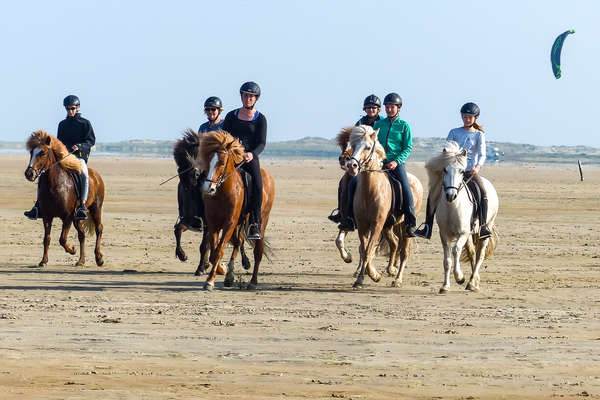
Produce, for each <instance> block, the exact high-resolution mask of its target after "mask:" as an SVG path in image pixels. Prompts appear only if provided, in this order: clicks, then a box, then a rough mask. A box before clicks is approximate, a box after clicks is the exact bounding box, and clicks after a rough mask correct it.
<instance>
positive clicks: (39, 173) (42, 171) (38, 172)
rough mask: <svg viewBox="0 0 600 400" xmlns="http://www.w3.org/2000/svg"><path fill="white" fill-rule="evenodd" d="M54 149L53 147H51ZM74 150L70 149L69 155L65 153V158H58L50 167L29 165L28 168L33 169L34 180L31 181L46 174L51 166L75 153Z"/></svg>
mask: <svg viewBox="0 0 600 400" xmlns="http://www.w3.org/2000/svg"><path fill="white" fill-rule="evenodd" d="M50 150H51V151H52V149H50ZM74 151H76V150H73V151H70V152H69V153H68V154H67V155H65V156H64V157H63V158H61V159H60V160H57V161H55V162H53V163H52V164H50V165H49V166H48V167H46V168H42V169H37V168H34V167H32V166H28V167H27V168H31V169H32V170H33V180H32V181H31V182H35V181H36V180H37V179H38V178H39V177H40V176H42V175H43V174H45V173H46V172H47V171H48V170H49V169H50V168H52V167H54V166H55V165H56V164H58V163H59V162H61V161H62V160H64V159H65V158H67V157H69V156H70V155H72V154H73V152H74Z"/></svg>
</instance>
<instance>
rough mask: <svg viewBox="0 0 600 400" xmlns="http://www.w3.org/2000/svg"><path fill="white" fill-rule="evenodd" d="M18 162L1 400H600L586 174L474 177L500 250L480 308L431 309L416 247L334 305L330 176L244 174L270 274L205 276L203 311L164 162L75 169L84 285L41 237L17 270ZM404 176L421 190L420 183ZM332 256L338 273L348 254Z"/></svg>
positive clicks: (426, 272)
mask: <svg viewBox="0 0 600 400" xmlns="http://www.w3.org/2000/svg"><path fill="white" fill-rule="evenodd" d="M26 162H27V159H26V156H25V155H3V156H0V171H1V172H0V174H1V175H0V205H1V207H0V360H1V362H0V398H2V399H17V398H18V399H42V398H43V399H103V400H106V399H129V398H132V399H192V398H196V399H197V398H211V399H246V398H252V399H301V398H308V399H315V398H318V399H325V398H344V399H400V398H418V399H515V398H529V399H548V398H554V397H556V398H573V399H580V398H584V397H589V398H600V230H599V228H598V227H599V225H600V224H599V222H600V201H599V198H598V196H599V190H598V185H599V183H600V171H598V170H593V169H591V168H589V169H588V170H587V171H586V180H585V182H580V181H579V176H578V173H577V171H576V167H575V166H569V167H566V166H565V167H561V168H544V167H543V166H540V165H537V166H536V165H504V166H498V167H493V166H490V167H487V168H486V169H485V174H484V175H485V176H487V177H489V178H490V180H491V181H492V182H493V183H494V184H495V185H496V187H497V189H498V192H499V195H500V215H499V218H498V221H497V222H498V226H499V229H500V233H501V242H500V245H499V247H498V250H497V252H496V254H495V255H494V257H493V258H492V259H490V260H489V261H486V263H485V268H484V269H482V275H481V276H482V281H481V291H480V292H479V293H471V292H467V291H465V290H464V287H461V286H459V285H457V284H455V283H453V286H452V288H451V291H450V293H448V294H446V295H439V294H438V289H439V287H440V286H441V282H442V254H441V246H440V242H439V238H438V237H437V236H436V237H434V239H432V240H431V241H430V242H427V241H424V240H420V241H419V244H418V248H417V249H416V252H415V254H414V255H413V256H412V258H411V260H410V262H409V266H408V270H407V271H406V275H405V280H404V284H403V286H402V287H401V288H392V287H390V283H391V279H392V278H389V277H384V278H383V279H382V280H381V281H380V282H379V283H374V282H371V281H370V280H368V278H367V286H366V287H365V288H364V289H362V290H353V289H352V283H353V281H354V279H353V278H352V272H353V271H354V269H355V268H356V263H352V264H345V263H343V262H342V260H341V259H340V258H339V255H338V252H337V250H336V249H335V245H334V238H335V235H336V227H335V226H334V224H332V223H330V222H329V221H328V220H327V219H326V218H325V217H326V216H327V214H328V213H329V211H330V210H331V209H332V208H333V207H334V205H335V199H336V190H337V180H338V178H339V176H340V173H341V171H340V170H339V168H338V167H337V164H336V162H335V160H332V161H300V162H293V161H270V160H263V166H264V167H266V168H267V169H268V170H269V171H271V173H272V174H273V175H274V178H275V182H276V191H277V196H276V197H277V198H276V201H275V205H274V207H273V212H272V219H271V221H270V224H269V227H268V238H269V240H270V242H271V244H272V246H273V248H274V256H273V259H272V262H267V261H265V262H263V264H262V266H261V271H262V272H261V274H260V276H259V282H260V286H259V290H256V291H247V290H240V288H239V287H237V285H236V287H234V288H224V287H223V284H222V282H223V277H218V279H217V285H216V287H215V291H214V292H206V291H203V290H202V286H203V282H204V279H205V277H194V276H193V275H192V273H193V271H194V270H195V267H196V264H197V262H198V258H199V256H198V250H197V247H198V244H199V242H200V235H199V234H197V233H190V232H186V233H185V234H184V248H185V250H186V251H187V253H188V255H189V260H188V261H187V262H186V263H181V262H180V261H178V260H177V259H176V258H175V255H174V238H173V224H174V222H175V219H176V216H177V211H176V210H177V206H176V195H175V193H176V181H175V180H174V181H171V182H169V183H168V184H165V185H163V186H159V185H158V184H159V183H160V182H161V181H162V180H164V179H166V178H168V177H169V176H171V175H172V174H173V173H174V172H175V167H174V163H173V162H172V161H171V160H155V159H127V158H102V157H94V156H93V155H92V160H91V162H90V166H91V167H93V168H96V169H97V170H98V171H100V173H101V174H102V176H103V177H104V180H105V182H106V187H107V194H106V202H105V208H104V210H105V212H104V224H105V230H104V239H103V247H104V254H105V260H106V263H105V265H104V266H103V267H97V266H96V265H95V264H94V262H93V247H92V242H90V241H88V243H87V250H88V263H87V265H86V266H85V267H83V268H81V267H75V266H74V264H75V262H76V260H77V258H76V256H71V255H68V254H66V253H65V252H64V251H63V249H62V248H61V247H59V245H58V234H59V229H58V228H59V225H58V222H57V221H55V223H54V230H53V233H52V244H51V248H50V260H49V263H48V266H47V267H46V268H37V267H34V266H36V265H37V263H38V262H39V261H40V259H41V255H42V223H41V221H36V222H33V221H29V220H27V219H26V218H25V217H23V210H25V209H28V208H29V207H30V206H31V205H32V202H33V199H34V194H35V190H36V189H35V185H33V184H31V183H29V182H27V181H26V180H25V178H24V176H23V171H24V169H25V165H26ZM408 169H409V171H411V172H413V173H414V174H415V175H417V176H418V177H419V178H420V179H421V180H422V181H423V184H424V185H425V186H426V180H425V171H424V168H423V165H422V164H419V163H412V164H409V165H408ZM422 219H423V213H421V215H420V216H419V221H421V220H422ZM436 230H437V228H436ZM70 241H71V243H73V242H75V244H77V240H76V235H75V234H74V231H72V232H71V234H70ZM349 246H350V248H352V250H353V253H354V254H357V240H356V236H355V235H353V236H352V237H351V238H350V239H349ZM377 266H378V268H379V269H380V270H381V271H383V269H384V266H385V259H384V258H378V259H377ZM464 267H465V271H469V270H470V268H469V267H467V266H464ZM124 270H134V271H133V272H132V271H124ZM236 270H237V273H238V274H239V276H238V277H237V278H236V279H237V280H239V282H240V283H241V282H247V281H248V280H249V275H248V274H247V273H246V271H244V270H243V269H242V268H241V266H240V264H239V263H238V264H237V265H236Z"/></svg>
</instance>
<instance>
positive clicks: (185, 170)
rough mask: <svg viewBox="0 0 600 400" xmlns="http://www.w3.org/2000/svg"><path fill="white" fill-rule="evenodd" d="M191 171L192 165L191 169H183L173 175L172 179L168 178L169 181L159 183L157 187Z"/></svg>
mask: <svg viewBox="0 0 600 400" xmlns="http://www.w3.org/2000/svg"><path fill="white" fill-rule="evenodd" d="M192 169H194V166H193V165H192V166H191V167H189V168H186V169H184V170H183V171H181V172H180V173H178V174H177V175H173V176H172V177H170V178H169V179H167V180H166V181H163V182H162V183H160V184H159V185H158V186H161V185H163V184H165V183H167V182H169V181H170V180H171V179H174V178H177V177H178V176H180V175H182V174H185V173H186V172H188V171H191V170H192Z"/></svg>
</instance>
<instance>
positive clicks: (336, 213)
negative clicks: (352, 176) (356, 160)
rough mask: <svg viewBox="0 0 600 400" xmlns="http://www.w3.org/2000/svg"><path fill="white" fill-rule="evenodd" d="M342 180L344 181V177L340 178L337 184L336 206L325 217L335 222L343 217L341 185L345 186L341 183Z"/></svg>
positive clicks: (342, 188) (338, 221)
mask: <svg viewBox="0 0 600 400" xmlns="http://www.w3.org/2000/svg"><path fill="white" fill-rule="evenodd" d="M343 182H344V177H342V179H341V180H340V184H339V185H338V206H337V208H335V209H334V210H333V211H332V212H331V214H329V216H328V217H327V218H329V220H330V221H332V222H335V223H336V224H339V223H340V222H342V219H343V218H344V213H343V207H342V205H343V204H344V187H343V186H345V185H344V184H343Z"/></svg>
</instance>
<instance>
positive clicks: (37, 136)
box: [25, 131, 104, 267]
mask: <svg viewBox="0 0 600 400" xmlns="http://www.w3.org/2000/svg"><path fill="white" fill-rule="evenodd" d="M27 150H29V152H30V159H29V165H28V166H27V169H26V170H25V177H26V178H27V179H28V180H29V181H31V182H35V180H36V179H38V178H39V182H38V200H39V204H40V208H39V210H40V215H41V218H42V219H43V221H44V255H43V257H42V261H40V263H39V264H38V265H39V266H40V267H44V266H46V264H47V263H48V246H49V245H50V230H51V229H52V220H53V219H54V218H55V217H57V218H60V219H61V220H62V232H61V234H60V239H59V242H60V245H61V246H62V247H64V248H65V251H66V252H67V253H69V254H75V248H74V247H73V246H71V245H70V244H69V243H67V235H68V234H69V229H70V227H71V223H72V224H73V226H74V227H75V229H77V237H78V238H79V260H78V261H77V264H75V265H77V266H83V265H84V264H85V232H88V233H91V232H92V231H93V230H95V233H96V247H95V249H94V254H95V255H96V264H97V265H98V266H100V265H102V264H103V263H104V260H103V256H102V251H101V250H100V240H101V238H102V203H103V202H104V182H103V181H102V178H101V177H100V175H99V174H98V173H97V172H96V171H95V170H93V169H92V168H88V171H89V174H90V192H89V197H88V200H87V203H86V206H87V208H88V210H89V213H88V215H89V218H88V219H87V220H85V221H75V220H74V219H73V217H74V211H75V206H76V205H77V201H78V200H77V193H76V191H75V184H74V182H73V178H72V177H71V173H73V172H76V173H78V172H81V164H80V163H79V160H78V159H77V157H75V156H74V155H72V154H69V152H68V150H67V148H66V147H65V145H63V144H62V143H61V141H60V140H58V139H57V138H55V137H54V136H52V135H49V134H48V133H46V132H44V131H36V132H33V133H32V134H31V136H30V137H29V140H27Z"/></svg>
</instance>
